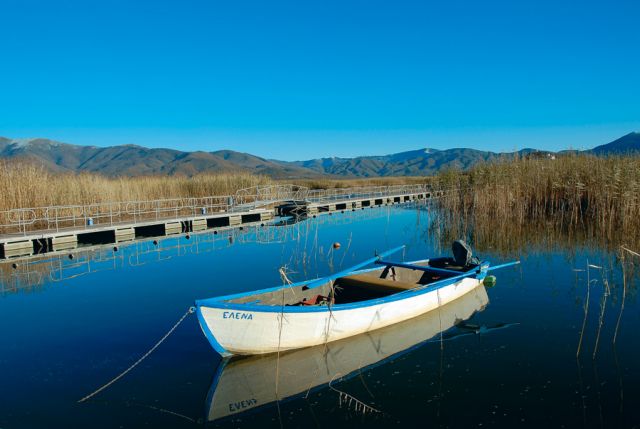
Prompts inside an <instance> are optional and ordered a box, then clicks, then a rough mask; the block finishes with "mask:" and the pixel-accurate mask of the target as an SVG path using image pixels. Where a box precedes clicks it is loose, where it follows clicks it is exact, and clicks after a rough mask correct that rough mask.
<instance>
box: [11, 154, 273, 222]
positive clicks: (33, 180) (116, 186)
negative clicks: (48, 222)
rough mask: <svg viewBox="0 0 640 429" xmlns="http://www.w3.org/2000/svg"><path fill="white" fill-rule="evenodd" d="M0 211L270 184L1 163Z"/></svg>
mask: <svg viewBox="0 0 640 429" xmlns="http://www.w3.org/2000/svg"><path fill="white" fill-rule="evenodd" d="M0 183H3V184H4V191H3V192H2V193H0V211H3V210H10V209H13V208H22V207H45V206H52V205H76V204H77V205H81V204H92V203H100V202H110V201H133V200H151V199H162V198H184V197H204V196H211V195H231V194H234V193H235V192H236V191H237V190H238V189H242V188H248V187H251V186H257V185H265V184H270V183H273V181H272V180H271V179H270V178H268V177H266V176H260V175H254V174H250V173H220V174H201V175H198V176H195V177H192V178H188V177H184V176H143V177H114V178H111V177H105V176H102V175H98V174H89V173H80V174H74V173H53V172H51V171H50V170H48V169H46V168H44V167H43V166H39V165H36V164H32V163H27V162H16V161H11V162H8V161H0Z"/></svg>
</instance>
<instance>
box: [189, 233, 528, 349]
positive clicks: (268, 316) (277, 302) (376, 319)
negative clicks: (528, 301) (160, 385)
mask: <svg viewBox="0 0 640 429" xmlns="http://www.w3.org/2000/svg"><path fill="white" fill-rule="evenodd" d="M456 243H459V242H456ZM463 246H465V247H464V249H466V250H467V251H468V247H466V245H464V244H463ZM403 247H404V246H400V247H397V248H395V249H391V250H389V251H387V252H384V253H382V254H380V255H378V256H376V257H375V258H371V259H369V260H366V261H364V262H362V263H360V264H357V265H355V266H353V267H351V268H349V269H347V270H343V271H340V272H338V273H335V274H333V275H331V276H328V277H324V278H321V279H316V280H311V281H304V282H299V283H294V284H289V285H283V286H277V287H274V288H269V289H263V290H259V291H255V292H248V293H240V294H234V295H226V296H220V297H215V298H209V299H203V300H198V301H196V303H195V305H196V313H197V316H198V321H199V323H200V327H201V328H202V331H203V332H204V334H205V336H206V337H207V339H208V340H209V342H210V343H211V345H212V346H213V348H214V349H215V350H216V351H217V352H218V353H220V354H221V355H222V356H225V357H226V356H231V355H234V354H235V355H252V354H264V353H274V352H279V351H285V350H292V349H297V348H302V347H311V346H315V345H319V344H324V343H328V342H331V341H336V340H340V339H343V338H347V337H351V336H353V335H357V334H362V333H364V332H369V331H373V330H375V329H379V328H383V327H386V326H389V325H393V324H395V323H399V322H402V321H405V320H408V319H411V318H413V317H416V316H420V315H421V314H424V313H427V312H429V311H432V310H434V309H436V308H438V307H441V306H443V305H445V304H447V303H449V302H451V301H453V300H455V299H457V298H459V297H461V296H462V295H464V294H466V293H468V292H469V291H471V290H473V289H475V288H476V287H478V286H480V285H481V284H482V282H483V280H484V279H485V277H486V276H487V273H488V272H489V271H490V270H492V269H496V268H502V267H505V266H510V265H513V264H516V263H518V262H512V263H509V264H503V265H500V266H497V267H491V268H490V265H489V263H487V262H480V261H477V260H474V258H472V257H471V253H470V251H468V253H467V254H464V252H463V257H460V254H459V253H460V248H459V246H458V254H457V255H456V257H455V258H435V259H424V260H420V261H414V262H408V263H407V262H391V261H387V260H384V258H385V257H387V256H389V255H391V254H393V253H396V252H398V251H400V250H402V248H403ZM455 250H456V246H455V244H454V253H456V252H455ZM371 264H376V265H377V266H376V267H374V268H368V269H364V267H366V266H368V265H371Z"/></svg>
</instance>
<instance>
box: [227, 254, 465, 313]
mask: <svg viewBox="0 0 640 429" xmlns="http://www.w3.org/2000/svg"><path fill="white" fill-rule="evenodd" d="M454 263H455V262H454V261H453V259H451V258H438V259H431V260H428V261H423V262H421V263H417V264H414V265H418V266H431V267H436V268H444V269H446V270H451V271H459V272H461V273H462V272H465V271H468V270H470V269H472V268H474V267H473V266H469V267H456V266H455V265H453V264H454ZM454 275H456V273H455V272H451V273H447V272H438V271H423V270H420V269H411V268H405V267H392V266H381V267H380V268H379V269H377V270H372V271H368V272H364V273H360V274H352V275H348V276H344V277H339V278H337V279H335V280H333V281H327V282H326V283H325V284H323V285H321V286H319V287H315V288H313V289H308V288H306V286H304V285H303V286H297V287H290V288H283V289H279V290H276V291H271V292H264V293H261V294H256V295H250V296H244V297H241V298H236V299H233V300H230V301H229V302H232V303H243V304H258V305H285V306H292V305H293V306H308V305H320V306H322V305H329V304H348V303H354V302H361V301H367V300H371V299H376V298H382V297H386V296H389V295H392V294H395V293H399V292H403V291H406V290H410V289H413V288H415V287H418V286H422V285H428V284H430V283H433V282H435V281H438V280H443V279H446V278H448V277H452V276H454Z"/></svg>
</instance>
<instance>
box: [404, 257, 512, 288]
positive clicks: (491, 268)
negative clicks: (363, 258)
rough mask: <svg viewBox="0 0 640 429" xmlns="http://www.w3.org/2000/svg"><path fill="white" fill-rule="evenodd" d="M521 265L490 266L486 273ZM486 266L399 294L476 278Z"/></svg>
mask: <svg viewBox="0 0 640 429" xmlns="http://www.w3.org/2000/svg"><path fill="white" fill-rule="evenodd" d="M519 263H520V261H513V262H507V263H506V264H500V265H496V266H495V267H491V266H489V267H488V268H486V271H487V272H489V271H493V270H499V269H500V268H507V267H511V266H513V265H517V264H519ZM485 266H486V262H485V263H482V264H480V266H479V267H478V268H476V269H474V270H472V271H467V272H466V273H462V274H460V275H457V276H453V277H447V278H444V279H442V280H437V281H435V282H432V283H427V284H426V285H422V286H418V287H415V288H413V289H408V290H405V291H402V292H399V293H408V292H412V291H416V290H421V289H425V288H428V287H432V286H434V285H437V284H439V283H443V282H451V280H460V279H464V278H465V277H471V276H475V275H476V274H480V273H481V272H482V270H483V269H485V268H483V267H485ZM412 268H414V267H412ZM416 269H419V268H416Z"/></svg>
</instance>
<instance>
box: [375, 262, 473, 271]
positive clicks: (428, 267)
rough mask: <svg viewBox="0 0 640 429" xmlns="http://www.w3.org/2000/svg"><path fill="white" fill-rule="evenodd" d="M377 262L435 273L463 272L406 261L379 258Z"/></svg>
mask: <svg viewBox="0 0 640 429" xmlns="http://www.w3.org/2000/svg"><path fill="white" fill-rule="evenodd" d="M376 264H380V265H386V266H388V267H390V266H393V267H400V268H409V269H411V270H418V271H432V272H434V273H443V274H460V273H461V271H454V270H447V269H444V268H435V267H430V266H423V265H412V264H405V263H404V262H391V261H383V260H379V261H376ZM463 272H464V271H463Z"/></svg>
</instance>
